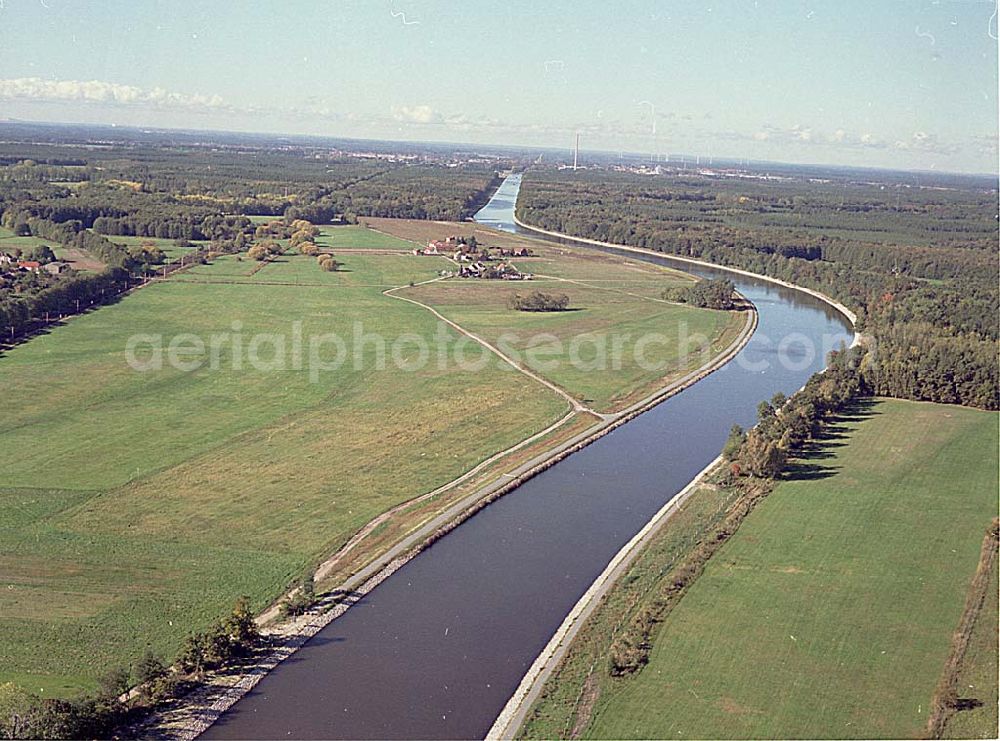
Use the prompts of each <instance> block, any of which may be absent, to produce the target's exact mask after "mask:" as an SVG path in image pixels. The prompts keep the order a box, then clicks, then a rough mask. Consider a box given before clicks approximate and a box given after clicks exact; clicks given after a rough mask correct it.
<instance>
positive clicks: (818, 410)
mask: <svg viewBox="0 0 1000 741" xmlns="http://www.w3.org/2000/svg"><path fill="white" fill-rule="evenodd" d="M863 364H864V357H863V356H862V351H860V350H858V349H850V350H842V351H837V352H833V353H831V354H830V359H829V365H828V368H827V370H826V371H825V372H820V373H816V374H814V375H813V376H812V377H811V378H810V379H809V381H808V382H807V383H806V385H805V386H804V387H803V389H802V390H801V391H799V392H798V393H796V394H794V395H793V396H792V397H791V398H786V397H785V395H784V394H776V395H775V396H774V398H772V399H771V400H770V401H765V402H761V404H760V406H759V407H758V409H757V416H758V422H757V426H756V427H754V428H753V429H752V430H750V431H749V432H745V431H744V430H743V429H742V428H740V427H739V426H734V427H733V429H732V431H731V432H730V435H729V439H728V441H727V442H726V446H725V448H724V449H723V458H724V459H725V461H726V465H725V468H724V469H723V470H722V471H721V472H719V473H718V474H716V475H715V477H714V479H713V480H714V482H715V483H716V484H717V485H719V486H723V487H726V488H728V489H731V490H734V491H735V492H736V494H737V496H736V499H735V500H734V503H733V504H732V506H731V507H730V509H729V510H728V511H727V512H726V515H725V517H723V519H722V521H721V522H720V523H719V524H718V525H717V526H716V527H714V528H713V529H712V530H711V531H710V532H708V533H707V534H706V535H705V536H704V537H703V538H702V540H701V542H699V543H698V545H697V546H696V547H695V548H694V549H693V550H692V551H691V552H690V553H688V554H687V555H686V556H685V557H684V558H683V559H682V560H681V561H680V562H679V563H678V564H677V565H676V566H675V567H674V569H673V570H672V571H671V572H670V574H669V576H668V578H667V579H665V580H664V581H663V582H661V584H662V586H661V587H660V591H659V592H658V593H657V594H655V595H654V596H653V597H652V599H650V600H648V601H646V602H645V603H644V605H643V607H642V608H640V609H639V610H638V611H637V612H636V613H634V614H633V615H632V616H631V617H630V618H629V619H628V621H627V622H626V623H625V625H624V626H623V627H622V628H621V629H620V631H619V632H618V634H617V635H616V636H615V638H614V641H613V642H612V644H611V649H610V651H609V654H608V667H607V670H608V672H609V674H610V675H611V676H614V677H621V676H627V675H630V674H635V673H636V672H638V671H640V670H641V669H642V668H643V667H644V666H645V665H646V664H647V663H648V662H649V652H650V650H651V649H652V643H653V634H654V632H655V631H656V629H657V626H658V625H659V624H660V623H662V622H663V620H664V619H665V618H666V616H667V615H668V614H669V613H670V611H671V610H673V608H674V607H675V606H676V605H677V603H678V602H679V601H680V599H681V598H682V596H683V595H684V593H685V592H686V591H687V588H688V587H689V586H690V585H691V584H692V583H694V581H695V580H696V579H697V578H698V577H699V576H700V575H701V573H702V571H703V570H704V568H705V565H706V564H707V563H708V561H709V559H711V558H712V556H713V555H714V554H715V553H716V552H717V551H718V550H719V549H720V548H722V546H723V545H725V543H726V541H728V540H729V538H731V537H732V535H733V534H734V533H735V532H736V531H737V530H738V529H739V527H740V525H741V524H742V522H743V520H744V519H745V518H746V516H747V515H749V514H750V512H751V511H753V509H754V507H755V506H756V505H757V504H758V503H759V502H760V501H761V500H762V499H763V498H764V497H766V496H767V495H768V494H769V493H770V491H771V489H772V488H773V486H774V482H775V481H776V480H778V479H780V478H781V476H782V473H783V471H785V469H786V467H787V466H788V463H789V460H790V459H791V458H792V457H794V456H795V455H796V453H798V452H800V451H801V450H802V448H803V446H804V445H806V444H807V443H808V442H809V441H810V440H812V439H813V438H815V437H816V436H817V435H819V434H821V433H822V431H823V428H824V426H826V425H827V424H828V423H829V421H830V420H831V418H833V417H835V416H836V415H837V414H839V413H841V412H842V411H844V410H845V409H847V408H848V407H849V406H850V405H851V404H852V403H853V402H854V401H855V400H856V399H857V398H858V397H859V396H860V395H861V394H863V393H866V392H867V389H866V387H865V384H864V380H863V377H862V375H861V372H860V368H861V366H862V365H863Z"/></svg>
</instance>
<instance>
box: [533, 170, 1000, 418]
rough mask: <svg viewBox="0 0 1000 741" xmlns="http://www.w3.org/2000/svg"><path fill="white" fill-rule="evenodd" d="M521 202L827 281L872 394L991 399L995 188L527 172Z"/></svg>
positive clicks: (587, 226)
mask: <svg viewBox="0 0 1000 741" xmlns="http://www.w3.org/2000/svg"><path fill="white" fill-rule="evenodd" d="M694 190H696V191H697V192H699V193H701V197H698V198H694V197H692V198H678V197H677V195H678V192H681V193H683V192H686V191H694ZM712 193H714V197H708V196H709V195H710V194H712ZM668 195H669V196H670V197H667V196H668ZM904 196H905V198H906V201H905V202H904V200H903V198H904ZM897 202H898V203H899V205H898V206H897V205H896V204H897ZM517 213H518V217H519V218H520V219H521V220H523V221H525V222H526V223H528V224H532V225H534V226H539V227H541V228H544V229H550V230H554V231H560V232H565V233H568V234H573V235H575V236H581V237H587V238H591V239H599V240H602V241H609V242H614V243H618V244H625V245H629V246H636V247H644V248H646V249H652V250H655V251H660V252H664V253H667V254H675V255H680V256H684V257H693V258H696V259H701V260H706V261H708V262H713V263H718V264H721V265H728V266H732V267H738V268H742V269H744V270H749V271H752V272H756V273H762V274H765V275H770V276H772V277H775V278H779V279H782V280H786V281H789V282H792V283H796V284H798V285H802V286H806V287H809V288H814V289H816V290H819V291H822V292H824V293H826V294H828V295H831V296H833V297H834V298H836V299H837V300H839V301H841V302H842V303H844V304H845V305H847V306H849V307H850V308H851V309H853V310H854V311H855V312H856V313H857V314H858V317H859V329H861V330H862V331H863V332H864V333H865V334H867V335H869V336H870V337H871V338H872V339H873V341H874V344H875V349H876V351H875V352H874V353H873V355H872V358H871V360H870V367H869V368H868V370H867V372H866V373H867V377H866V382H868V383H869V384H870V385H871V387H872V390H873V391H874V392H875V393H878V394H886V395H898V396H902V397H904V398H911V399H920V400H927V401H939V402H946V403H959V404H967V405H971V406H978V407H982V408H986V409H996V408H998V388H1000V376H998V368H997V350H998V344H997V340H998V333H1000V326H998V322H997V316H998V312H1000V290H998V286H997V268H996V265H997V258H998V245H997V233H996V222H995V219H996V194H995V192H994V193H993V194H992V195H991V194H984V193H980V192H979V191H973V190H970V191H960V190H955V191H949V192H940V191H937V190H935V191H929V192H924V191H922V190H918V189H900V188H896V191H895V192H894V193H893V192H890V191H883V190H880V189H879V188H877V187H868V186H851V189H850V190H848V189H847V186H844V185H840V186H837V187H833V186H830V185H824V184H813V183H808V182H804V181H801V180H799V181H797V182H794V183H779V184H773V185H772V184H761V183H757V182H745V181H738V182H730V181H720V180H715V179H712V180H710V179H707V178H703V179H700V180H697V181H696V180H691V179H687V180H685V179H683V178H677V179H667V178H664V179H662V181H660V180H657V181H651V180H650V179H649V178H648V177H647V176H643V177H641V178H640V177H639V176H630V175H623V174H614V173H606V172H602V173H599V174H592V173H588V174H584V175H582V176H581V174H580V173H577V174H575V175H572V176H571V175H569V174H567V173H559V172H554V171H542V170H530V171H529V172H528V173H527V174H526V175H525V178H524V181H523V184H522V187H521V194H520V197H519V199H518V207H517ZM921 241H923V242H922V243H921ZM932 244H933V245H934V246H931V245H932Z"/></svg>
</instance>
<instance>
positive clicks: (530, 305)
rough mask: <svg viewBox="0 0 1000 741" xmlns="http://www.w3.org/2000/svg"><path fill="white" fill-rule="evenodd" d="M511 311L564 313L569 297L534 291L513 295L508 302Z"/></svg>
mask: <svg viewBox="0 0 1000 741" xmlns="http://www.w3.org/2000/svg"><path fill="white" fill-rule="evenodd" d="M508 303H509V306H510V308H511V309H515V310H517V311H566V309H567V308H568V307H569V296H567V295H566V294H564V293H563V294H548V293H542V292H541V291H535V292H533V293H530V294H528V295H527V296H522V295H520V294H518V293H515V294H514V295H513V296H511V297H510V301H509V302H508Z"/></svg>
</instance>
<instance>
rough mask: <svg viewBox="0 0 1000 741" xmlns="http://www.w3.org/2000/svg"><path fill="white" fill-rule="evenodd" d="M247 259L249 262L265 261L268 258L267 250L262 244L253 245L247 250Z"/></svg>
mask: <svg viewBox="0 0 1000 741" xmlns="http://www.w3.org/2000/svg"><path fill="white" fill-rule="evenodd" d="M247 257H249V258H250V259H251V260H266V259H267V257H268V252H267V248H266V247H265V246H264V245H262V244H255V245H254V246H253V247H251V248H250V249H249V250H247Z"/></svg>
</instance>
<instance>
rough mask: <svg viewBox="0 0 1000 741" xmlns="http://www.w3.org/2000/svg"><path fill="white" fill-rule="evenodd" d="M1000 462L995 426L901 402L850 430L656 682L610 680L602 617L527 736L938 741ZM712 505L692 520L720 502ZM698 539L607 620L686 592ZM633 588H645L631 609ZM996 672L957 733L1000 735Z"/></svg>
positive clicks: (686, 633) (765, 509) (667, 623)
mask: <svg viewBox="0 0 1000 741" xmlns="http://www.w3.org/2000/svg"><path fill="white" fill-rule="evenodd" d="M996 449H997V417H996V414H994V413H990V412H982V411H978V410H974V409H968V408H963V407H957V406H944V405H936V404H929V403H918V402H910V401H898V400H887V399H885V400H876V401H875V402H874V403H873V404H871V405H870V406H869V408H861V409H859V410H858V412H856V413H854V414H848V415H843V416H842V417H841V418H840V419H839V420H838V422H837V424H835V425H834V426H832V427H831V428H829V429H828V430H827V431H826V433H825V434H824V435H823V437H822V439H821V440H820V441H819V443H818V445H816V446H815V447H814V449H813V450H812V451H811V452H810V453H808V454H807V455H806V456H805V457H804V458H802V459H799V460H796V461H793V464H792V465H791V467H790V468H789V469H788V471H787V473H786V475H785V476H784V479H785V480H782V481H780V482H779V483H778V484H777V485H776V487H775V489H774V491H773V492H772V493H771V494H770V495H769V496H768V497H767V498H766V499H764V500H763V501H762V502H761V503H760V504H759V505H757V507H756V508H755V509H754V510H753V511H752V512H751V513H750V515H749V516H748V517H747V518H746V520H745V521H744V522H743V524H742V525H741V527H740V528H739V530H737V531H736V533H735V534H734V535H733V536H732V538H731V539H730V540H729V541H728V542H727V543H726V544H725V545H724V546H723V547H722V548H721V550H719V552H718V553H716V554H715V555H714V556H713V557H712V559H711V560H710V561H709V562H708V564H707V566H706V568H705V570H704V572H703V573H702V575H701V576H700V577H698V578H697V580H696V581H694V583H693V584H692V585H691V586H690V587H689V588H688V590H687V591H686V593H685V594H684V596H683V597H682V598H681V599H680V601H679V603H678V604H677V605H676V607H674V608H673V610H672V611H671V612H670V613H669V614H668V615H667V616H666V618H665V619H664V620H663V622H662V623H661V624H660V625H659V626H658V628H657V630H656V631H655V633H654V640H653V646H652V651H651V653H650V657H649V663H648V665H646V666H645V667H643V668H642V670H641V671H640V672H639V673H638V674H637V675H634V676H631V677H626V678H611V677H610V676H609V675H608V670H607V668H606V667H607V655H606V651H607V646H608V645H609V644H610V640H611V638H610V636H611V635H613V634H614V633H615V631H616V630H617V626H620V625H621V623H622V618H621V613H620V612H619V613H617V614H616V613H615V612H614V611H613V610H612V611H609V610H607V609H605V608H601V609H599V610H598V611H597V613H595V615H594V616H593V617H592V618H591V620H590V621H589V623H588V626H587V628H586V629H585V632H584V633H583V634H582V635H583V636H584V640H582V641H580V642H578V643H577V644H575V646H574V649H572V650H571V652H570V654H569V657H568V659H567V660H566V662H565V663H564V664H563V665H562V666H561V667H560V669H559V671H558V672H557V674H556V675H555V676H554V678H553V679H552V680H550V682H549V684H548V685H547V687H546V691H545V693H544V696H543V697H542V699H541V700H540V701H539V703H538V704H536V706H535V708H534V713H533V716H532V717H531V719H530V721H529V723H528V725H527V726H526V728H525V729H524V730H523V734H522V735H523V736H524V737H528V738H551V737H554V736H565V735H568V734H569V733H570V730H571V729H575V731H576V735H578V736H581V737H585V738H804V737H810V738H920V737H924V736H923V734H924V733H925V728H926V724H927V720H928V714H929V712H930V706H931V698H932V696H933V693H934V690H935V687H936V685H937V683H938V680H939V677H940V676H941V673H942V671H943V669H944V666H945V661H946V658H947V657H948V654H949V649H950V646H951V641H952V634H953V631H954V630H955V629H956V628H957V627H958V624H959V620H960V617H961V615H962V611H963V607H964V604H965V600H966V594H967V592H968V589H969V585H970V582H971V580H972V578H973V574H974V572H975V571H976V565H977V562H978V560H979V554H980V546H981V543H982V541H983V536H984V535H985V533H986V531H987V528H988V527H989V526H990V522H991V520H992V518H993V517H994V516H995V514H996V505H997V499H996V497H997V466H996V459H995V456H994V455H993V454H994V453H995V451H996ZM698 496H699V497H701V499H693V500H689V502H690V503H691V506H701V505H700V504H699V502H705V503H713V502H716V501H717V500H718V496H719V495H718V492H716V491H715V490H714V489H713V490H710V491H709V490H706V491H703V492H701V493H700V494H699V495H698ZM686 506H687V505H686ZM706 506H707V505H706ZM713 506H714V505H713ZM723 506H725V503H723ZM684 527H685V524H684V520H683V517H682V518H681V520H679V521H678V523H676V524H669V523H668V524H667V525H666V527H665V528H664V530H663V532H662V534H661V535H659V536H658V539H659V541H661V542H662V543H663V544H666V545H661V544H660V543H654V545H653V546H651V547H650V549H648V551H647V552H646V553H644V554H643V555H641V556H640V558H639V561H638V562H637V564H636V566H635V567H633V569H632V570H631V571H630V572H629V574H627V575H626V576H625V577H624V578H623V580H622V582H621V583H620V585H618V586H616V588H615V591H614V592H613V593H612V594H611V595H610V596H609V598H608V604H611V605H616V606H619V607H621V605H623V604H624V605H626V607H625V609H626V610H632V611H636V610H640V609H642V606H643V605H644V604H645V602H644V600H646V599H649V595H651V594H655V593H658V590H660V589H662V588H663V585H664V584H668V583H670V579H671V568H672V563H673V562H672V561H671V558H672V556H671V555H670V549H669V547H667V546H668V545H669V544H670V543H671V542H672V541H673V540H678V539H683V537H682V536H683V535H684V530H683V528H684ZM678 528H680V530H678ZM697 534H698V533H697V532H695V533H694V536H695V539H696V537H697ZM650 575H652V576H650ZM994 576H995V575H994ZM633 582H634V583H635V584H637V585H638V584H645V585H646V586H645V587H644V588H643V589H644V593H643V595H641V596H638V597H633V598H632V601H631V602H630V600H629V599H628V598H627V597H626V596H625V593H626V592H629V591H630V590H632V589H633ZM992 584H993V587H992V588H993V590H994V591H993V592H992V598H989V597H988V598H987V603H986V605H985V607H984V610H985V614H984V617H983V619H982V621H981V624H978V625H977V632H976V633H975V634H974V636H973V648H972V650H971V651H970V657H971V658H972V660H977V659H976V657H982V656H984V655H988V654H989V652H990V651H992V653H993V656H995V648H996V634H995V632H994V633H993V634H992V636H991V637H989V638H985V637H984V635H985V634H984V633H983V628H982V626H995V625H996V602H995V596H996V592H995V584H996V582H995V581H993V582H992ZM985 630H986V631H987V632H988V631H989V630H990V628H989V627H986V628H985ZM982 645H988V646H990V650H989V651H986V652H984V651H983V650H982V649H981V646H982ZM990 664H991V662H989V661H988V660H987V661H980V662H979V663H975V664H973V665H972V666H971V668H969V669H968V670H966V671H964V672H963V674H962V675H960V685H959V693H960V696H961V697H973V698H978V699H979V700H980V701H981V702H982V703H983V706H984V707H985V708H986V709H985V710H984V711H982V713H981V715H979V716H976V718H975V719H974V720H973V721H971V722H969V723H968V724H966V721H965V715H964V712H965V711H962V712H959V713H958V714H957V715H956V716H955V718H954V721H955V722H954V723H953V724H952V725H950V726H949V731H950V730H952V729H954V730H955V731H956V732H958V731H959V730H961V731H962V732H963V733H965V732H970V731H971V732H972V733H971V734H970V735H979V734H980V733H982V732H983V729H985V728H987V727H988V726H989V723H990V720H989V716H990V709H991V708H992V709H995V706H996V702H997V697H996V682H995V677H994V678H992V679H991V678H990V677H989V671H990ZM995 667H996V664H995V661H994V662H992V669H993V671H994V674H995ZM588 677H589V679H588ZM583 686H585V689H581V688H582V687H583ZM977 712H978V711H977ZM995 717H996V716H995V714H993V718H994V721H993V724H994V726H995ZM949 735H950V734H949Z"/></svg>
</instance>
